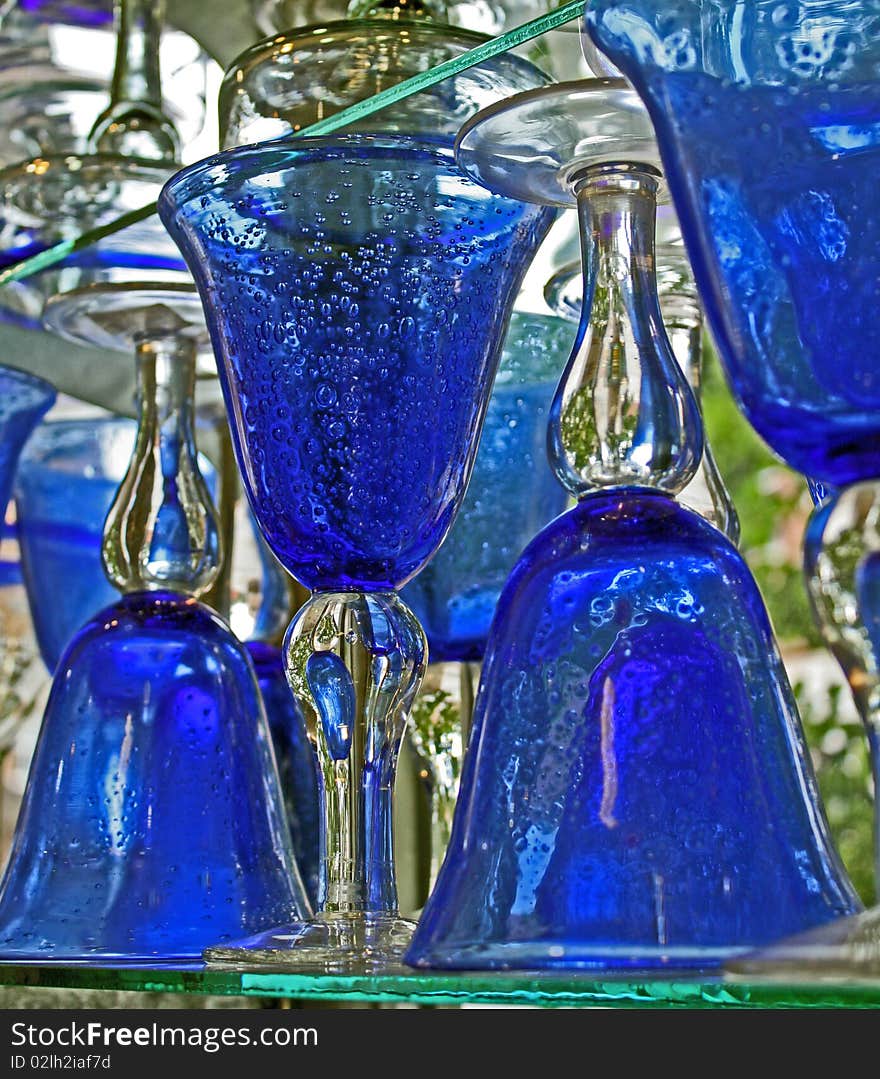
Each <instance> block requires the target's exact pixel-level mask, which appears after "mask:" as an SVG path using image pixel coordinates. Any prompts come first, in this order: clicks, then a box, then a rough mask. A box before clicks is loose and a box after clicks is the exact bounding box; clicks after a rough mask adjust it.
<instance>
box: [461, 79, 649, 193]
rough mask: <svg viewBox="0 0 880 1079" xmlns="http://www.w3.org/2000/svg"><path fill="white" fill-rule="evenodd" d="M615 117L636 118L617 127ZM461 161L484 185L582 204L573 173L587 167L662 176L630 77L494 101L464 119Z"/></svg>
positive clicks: (645, 114)
mask: <svg viewBox="0 0 880 1079" xmlns="http://www.w3.org/2000/svg"><path fill="white" fill-rule="evenodd" d="M615 118H617V119H623V120H625V121H631V123H624V124H622V126H621V127H620V128H619V129H617V130H615V128H614V126H613V122H612V121H613V120H614V119H615ZM553 121H556V122H555V123H554V122H553ZM455 159H456V161H457V162H458V164H459V166H460V167H461V169H462V171H463V172H465V173H466V174H467V175H468V176H470V177H471V179H473V180H475V181H476V182H477V183H480V184H482V185H483V186H484V187H488V188H489V189H490V190H492V191H495V192H497V193H498V194H500V195H505V196H507V197H508V198H515V199H520V200H522V201H524V202H532V203H536V204H537V205H542V206H557V207H569V206H574V205H576V202H577V199H576V197H575V194H574V189H573V186H572V184H571V177H572V175H573V174H574V173H575V172H577V171H579V170H581V169H583V168H586V167H590V166H594V165H600V164H606V163H609V164H610V163H617V162H619V163H626V164H645V165H648V166H650V167H651V168H653V169H655V170H656V171H657V172H658V173H660V174H662V166H661V162H660V150H659V147H658V146H657V141H656V139H655V137H654V130H653V126H652V124H651V120H650V117H649V116H648V112H647V109H646V108H645V106H644V104H643V103H642V100H641V98H640V97H639V95H638V94H637V93H636V91H635V90H634V89H633V88H632V86H631V85H630V84H629V83H628V82H627V81H626V79H611V78H599V79H578V80H574V81H571V82H558V83H552V84H551V85H549V86H540V87H538V88H536V89H534V90H525V91H523V92H522V93H518V94H514V95H513V96H511V97H508V98H505V99H504V100H503V101H498V102H495V104H493V105H489V106H488V107H487V108H485V109H481V110H480V111H479V112H478V113H476V114H475V115H474V116H472V117H471V118H470V119H469V120H467V121H466V122H465V123H464V124H463V125H462V127H461V130H460V131H459V133H458V135H457V137H456V139H455ZM664 186H665V185H664ZM664 197H665V192H664Z"/></svg>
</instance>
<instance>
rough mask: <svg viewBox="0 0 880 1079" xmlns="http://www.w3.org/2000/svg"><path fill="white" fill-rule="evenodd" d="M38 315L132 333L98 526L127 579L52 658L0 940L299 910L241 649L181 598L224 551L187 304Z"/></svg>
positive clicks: (24, 957)
mask: <svg viewBox="0 0 880 1079" xmlns="http://www.w3.org/2000/svg"><path fill="white" fill-rule="evenodd" d="M47 319H48V320H49V321H50V322H51V323H52V325H53V327H54V328H55V330H56V331H57V332H59V333H62V334H64V335H66V336H68V337H71V338H73V339H74V340H93V339H95V338H96V337H97V336H100V335H105V336H109V337H111V338H114V339H115V340H117V342H121V341H123V340H124V341H128V342H129V343H130V345H131V348H132V351H134V352H135V355H136V367H137V384H138V403H139V417H138V418H139V423H138V431H137V437H136V439H135V443H134V448H133V451H132V455H131V460H130V462H129V466H128V469H127V470H126V473H125V476H124V477H123V479H122V482H121V484H120V485H119V489H118V491H117V494H116V497H115V499H114V502H113V505H112V506H111V509H110V512H109V514H108V516H107V520H106V522H105V528H104V536H103V544H102V555H103V560H104V565H105V569H106V571H107V575H108V578H109V580H110V582H111V584H113V585H114V586H115V588H116V589H117V590H119V591H120V592H122V593H123V595H122V598H121V599H119V600H118V601H117V602H115V603H113V604H111V605H110V606H108V607H105V608H104V609H103V610H102V611H100V612H98V614H96V615H95V616H94V617H93V618H91V619H90V620H89V621H87V622H86V623H85V625H83V626H82V627H81V628H80V630H79V632H78V633H77V634H76V635H75V636H74V638H73V639H72V640H71V641H70V643H69V644H68V645H67V647H66V649H65V651H64V653H63V655H62V656H61V659H60V661H59V664H58V668H57V671H56V674H55V679H54V681H53V685H52V692H51V694H50V697H49V701H48V704H47V707H46V712H45V715H44V717H43V724H42V728H41V731H40V736H39V740H38V743H37V747H36V750H35V753H34V758H33V762H32V765H31V771H30V775H29V777H28V783H27V788H26V791H25V795H24V800H23V803H22V809H21V813H20V816H19V820H18V825H17V827H16V832H15V838H14V841H13V848H12V852H11V855H10V860H9V865H8V867H7V871H6V874H5V876H4V879H3V882H2V885H0V958H2V959H6V960H16V961H22V962H47V961H63V962H76V963H104V962H107V961H113V960H119V961H125V962H128V963H155V962H157V961H167V960H174V961H180V960H196V959H199V958H200V956H201V952H202V949H203V948H204V947H205V946H206V945H207V944H208V943H209V942H211V941H215V940H217V939H223V938H233V937H235V936H237V935H240V934H242V933H246V932H254V931H256V930H258V929H261V928H268V927H269V926H270V925H273V924H275V923H276V922H277V921H278V920H279V919H283V918H289V917H290V916H291V915H292V914H297V913H298V914H300V915H302V914H305V913H306V912H307V911H308V903H307V900H306V898H305V895H304V892H303V889H302V885H301V882H300V879H299V875H298V872H297V868H296V864H295V861H294V858H293V853H292V851H291V848H290V840H289V835H288V832H287V828H286V824H285V818H284V809H283V805H282V800H281V795H280V791H279V787H278V777H277V773H276V769H275V761H274V757H273V755H272V748H271V740H270V735H269V731H268V727H267V723H266V717H265V713H264V711H263V705H262V700H261V697H260V692H259V688H258V685H257V681H256V677H255V673H254V668H253V665H252V663H251V661H250V658H249V656H248V653H247V651H246V650H245V648H244V646H243V645H242V644H240V643H239V642H238V641H237V640H236V639H235V637H234V636H233V635H232V633H231V631H230V630H229V628H228V627H227V626H226V625H225V623H224V622H223V621H222V619H220V617H219V616H218V615H216V614H215V612H213V611H212V610H210V609H209V608H208V607H206V606H204V605H202V604H200V603H199V602H198V600H197V599H196V596H197V595H198V594H199V593H202V592H204V591H205V590H206V589H207V588H209V587H210V585H211V583H212V582H213V580H214V578H215V577H216V575H217V573H218V570H219V560H220V557H221V551H220V539H219V537H220V533H219V528H218V523H217V519H216V515H215V511H214V509H213V506H212V504H211V500H210V496H209V493H208V490H207V486H206V484H205V481H204V479H203V478H202V476H201V473H200V471H199V467H198V461H197V455H196V450H195V445H194V435H193V392H194V385H195V357H196V342H197V338H198V335H199V334H200V333H201V334H203V333H204V324H203V320H202V317H201V305H200V304H199V303H198V299H197V297H195V295H194V293H193V291H192V290H191V291H190V292H189V293H187V292H185V291H184V292H180V291H179V290H174V289H166V290H162V289H161V288H160V287H159V286H158V285H157V284H153V285H151V286H147V285H144V286H143V287H141V288H137V287H133V288H130V289H121V288H120V287H119V286H112V287H110V288H104V289H100V288H96V287H93V288H92V289H89V290H86V291H85V293H76V292H74V293H70V294H65V295H63V296H60V297H58V298H57V300H55V301H53V302H52V304H51V305H50V309H49V310H48V312H47Z"/></svg>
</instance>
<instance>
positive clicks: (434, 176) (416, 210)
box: [160, 135, 553, 969]
mask: <svg viewBox="0 0 880 1079" xmlns="http://www.w3.org/2000/svg"><path fill="white" fill-rule="evenodd" d="M160 214H161V216H162V219H163V221H164V222H165V224H166V226H167V228H168V229H169V231H170V232H171V234H172V236H173V237H174V238H175V240H176V241H177V243H178V244H179V245H180V247H181V250H182V251H183V252H184V255H185V257H186V259H187V261H188V263H189V265H190V267H191V269H192V271H193V275H194V276H195V278H196V282H197V285H198V288H199V291H200V293H201V295H202V299H203V302H204V305H205V310H206V313H207V317H208V322H209V326H210V329H211V336H212V339H213V342H214V348H215V352H216V355H217V358H218V363H219V367H220V371H221V380H222V383H223V389H224V395H225V398H226V403H227V407H228V410H229V415H230V420H231V424H232V429H233V436H234V440H235V446H236V452H237V455H238V459H239V464H240V466H241V470H242V474H243V477H244V485H245V489H246V491H247V494H248V498H249V499H250V502H251V505H252V507H253V510H254V513H255V515H256V517H257V520H258V522H259V524H260V528H261V529H262V531H263V534H264V536H265V538H266V541H267V542H268V544H269V546H270V547H271V549H272V550H273V552H274V553H275V555H276V556H277V557H278V559H279V561H280V562H281V563H282V565H284V566H285V568H286V569H288V570H289V571H290V572H291V573H292V574H293V575H294V576H295V577H296V579H297V580H299V581H300V582H302V583H303V584H305V585H306V586H307V587H309V588H310V589H311V590H312V591H313V592H314V595H313V596H312V597H311V598H310V599H309V601H308V602H307V603H306V605H305V606H304V607H303V608H302V610H301V611H300V612H299V614H298V615H297V617H296V618H295V620H294V622H293V624H292V626H291V628H290V630H289V631H288V634H287V638H286V642H285V653H286V667H287V677H288V680H289V681H290V684H291V686H292V687H293V690H294V693H295V694H296V696H297V698H298V701H299V704H300V707H301V708H302V710H303V713H304V715H305V718H306V723H307V725H308V728H309V734H310V737H311V738H312V739H313V741H314V742H315V744H316V746H317V752H318V761H319V771H320V798H321V812H322V829H321V859H322V867H321V880H320V894H319V901H318V914H317V917H316V919H315V920H313V921H312V922H309V923H302V922H300V923H296V924H294V925H292V926H288V927H284V926H282V927H281V928H279V929H278V931H276V932H274V933H270V934H266V935H264V936H263V937H260V938H257V939H255V940H252V941H250V942H245V945H244V947H243V948H241V949H235V948H232V949H219V950H218V949H212V950H211V951H210V952H209V953H208V955H209V958H211V959H212V960H214V961H221V962H222V961H229V962H235V963H239V964H240V963H263V964H272V965H282V966H283V965H286V964H293V965H299V964H306V965H315V966H318V967H320V968H324V969H328V968H330V969H349V968H350V967H352V966H355V967H357V966H360V967H363V966H364V965H367V966H368V967H373V968H376V967H380V966H382V965H385V964H388V963H393V962H395V961H397V960H398V958H399V955H400V951H401V949H402V947H403V945H404V944H405V942H406V940H407V938H408V935H409V932H410V931H411V926H410V925H409V923H407V922H405V921H403V920H402V919H400V918H399V916H398V913H397V897H396V887H395V882H394V873H393V862H392V846H391V815H390V811H391V790H392V786H393V778H394V772H395V767H396V761H397V755H398V752H399V748H400V742H401V738H402V735H403V730H404V725H405V722H406V715H407V713H408V711H409V707H410V704H411V702H412V698H413V696H414V695H415V692H416V689H417V688H418V683H419V680H420V678H421V675H422V671H423V669H424V663H425V640H424V634H423V632H422V630H421V627H420V626H419V624H418V622H417V620H416V619H415V617H414V616H413V614H412V613H411V612H410V611H409V609H408V608H407V607H406V606H405V605H404V604H403V603H402V602H401V600H400V599H399V598H398V596H397V595H396V591H395V590H396V589H397V588H399V587H400V586H402V585H403V584H405V583H406V581H407V580H408V579H409V578H410V577H412V576H413V575H414V574H415V573H417V572H418V570H419V569H420V568H421V567H422V565H424V563H425V562H426V561H427V560H428V558H430V556H431V555H432V553H433V552H434V550H435V549H436V548H437V546H438V545H439V544H440V542H441V540H442V539H443V537H444V536H445V534H446V532H447V531H448V529H449V528H450V526H451V524H452V521H453V518H454V516H455V513H456V511H457V510H458V507H459V505H460V504H461V501H462V498H463V497H464V491H465V487H466V484H467V479H468V476H469V474H470V471H471V467H472V464H473V460H474V455H475V452H476V444H477V439H478V435H479V428H480V423H481V421H482V417H483V414H484V412H485V408H486V404H487V401H488V397H489V391H490V388H491V384H492V379H493V377H494V374H495V368H496V365H497V362H498V358H499V355H500V351H501V345H502V342H503V337H504V329H505V324H506V320H507V317H508V314H509V309H510V306H511V305H512V301H513V298H514V297H515V295H516V291H517V288H518V285H519V282H520V281H521V279H522V276H523V274H524V272H525V268H526V265H527V262H528V259H529V258H530V256H531V254H532V253H533V252H534V250H535V248H536V246H537V244H538V242H539V241H540V239H541V238H542V237H543V235H544V233H545V232H546V230H547V228H548V227H549V225H550V222H551V220H552V217H553V214H552V213H551V212H550V211H548V210H536V209H534V208H532V207H528V206H525V205H523V204H521V203H517V202H514V201H512V200H508V199H503V198H499V197H497V196H493V195H491V194H489V193H488V192H487V191H485V190H483V189H482V188H480V187H479V186H478V185H476V184H475V183H473V182H472V181H471V180H469V179H467V177H465V176H464V175H463V174H462V173H461V172H460V171H459V170H458V168H457V167H456V165H455V162H454V159H453V156H452V148H451V146H450V145H449V143H448V142H447V141H445V140H443V139H437V140H432V139H427V138H414V137H408V136H393V135H392V136H385V135H383V136H364V135H353V136H343V137H338V138H332V139H308V138H305V139H298V140H295V141H294V140H291V141H289V142H283V141H279V142H274V143H271V144H266V145H263V146H259V147H253V148H247V149H241V150H237V151H232V152H228V153H225V154H221V155H219V156H218V157H217V158H214V159H211V160H209V161H207V162H203V163H202V164H201V165H198V166H195V167H193V168H191V169H188V170H186V171H184V172H183V173H181V174H179V175H178V176H177V177H176V178H175V179H174V180H173V181H171V183H169V184H168V185H167V186H166V187H165V189H164V191H163V193H162V197H161V199H160Z"/></svg>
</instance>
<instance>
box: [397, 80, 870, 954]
mask: <svg viewBox="0 0 880 1079" xmlns="http://www.w3.org/2000/svg"><path fill="white" fill-rule="evenodd" d="M649 136H650V132H649V129H648V128H647V125H646V122H645V118H644V114H643V113H642V112H641V111H640V110H639V108H638V103H637V100H634V94H633V92H632V91H631V90H629V89H628V88H626V87H625V85H623V84H622V82H621V81H620V80H595V81H590V82H583V83H580V84H577V83H572V84H568V85H560V86H557V87H552V88H549V89H547V90H542V91H534V92H532V93H529V94H521V95H518V96H516V97H514V98H512V99H510V101H509V102H506V103H504V104H503V105H499V106H496V107H495V108H491V109H487V110H485V111H484V112H483V113H481V114H478V115H477V116H476V117H475V118H474V119H473V120H472V121H471V122H470V123H469V124H468V125H466V126H465V128H464V129H463V130H462V132H461V134H460V136H459V139H458V143H457V150H458V156H459V160H460V161H461V162H462V163H463V164H464V165H466V167H467V169H468V171H469V172H471V173H472V174H474V175H477V176H479V177H480V179H481V180H482V182H484V183H486V184H488V185H491V186H492V187H493V188H495V189H500V190H502V191H504V192H505V193H508V194H509V193H513V192H514V191H516V190H520V191H521V192H522V193H523V196H524V197H528V198H531V199H533V200H536V201H537V200H540V201H542V202H551V203H554V204H566V203H570V202H575V203H576V204H577V207H578V213H579V219H580V223H581V230H582V249H583V251H582V263H583V270H584V279H585V280H584V289H583V295H584V296H585V297H586V298H587V300H586V302H585V303H584V307H583V311H582V316H581V323H580V326H579V329H578V334H577V339H576V342H575V347H574V351H573V353H572V356H571V359H570V360H569V363H568V365H567V367H566V370H565V372H564V375H563V378H562V381H561V383H560V386H559V389H558V391H557V393H556V396H555V399H554V403H553V407H552V409H551V412H550V422H549V428H548V450H549V455H550V460H551V464H552V465H553V467H554V471H555V472H556V475H557V477H558V479H559V480H560V482H561V483H562V484H563V485H564V486H565V488H566V489H567V490H568V491H569V492H571V494H573V495H574V496H575V497H576V498H577V499H578V504H577V505H576V506H575V508H574V509H571V510H569V511H568V512H567V513H564V514H563V515H562V516H561V517H558V518H557V519H556V520H555V521H553V522H551V524H550V525H548V526H547V528H545V529H544V530H543V531H542V532H541V533H540V534H539V535H538V536H537V537H536V538H535V540H534V541H533V542H532V543H531V544H530V545H529V547H528V548H527V549H526V550H525V552H524V553H523V555H522V557H521V558H520V560H519V562H518V563H517V566H516V568H515V569H514V571H513V573H512V575H511V577H510V579H509V581H508V583H507V585H506V586H505V589H504V591H503V593H502V595H501V599H500V600H499V604H498V608H497V611H496V614H495V618H494V620H493V623H492V629H491V631H490V638H489V645H488V647H487V651H486V659H485V662H484V666H483V675H482V679H481V683H480V690H479V693H478V697H477V702H476V706H475V712H474V717H475V718H474V728H473V732H472V735H471V747H470V751H469V753H468V756H467V758H466V760H465V769H464V774H463V776H462V783H461V792H460V795H459V802H458V806H457V808H456V815H455V821H454V825H453V831H452V837H451V840H450V845H449V848H448V850H447V855H446V860H445V862H444V864H443V867H442V869H441V871H440V875H439V878H438V881H437V885H436V887H435V889H434V892H433V894H432V895H431V897H430V898H429V900H428V903H427V904H426V906H425V910H424V913H423V916H422V919H421V921H420V923H419V926H418V929H417V931H416V934H415V936H414V938H413V942H412V945H411V947H410V949H409V951H408V953H407V957H406V958H407V962H409V963H412V964H414V965H417V966H425V967H449V968H465V969H467V968H507V967H518V968H525V969H552V968H559V967H561V968H590V967H592V968H599V969H620V968H662V969H670V968H673V967H676V968H688V969H698V968H707V967H715V966H718V965H719V964H720V963H721V962H722V961H723V960H724V959H725V958H726V957H728V956H730V955H733V954H737V953H738V952H741V951H744V950H746V949H748V948H749V947H752V946H754V945H756V944H759V943H763V942H766V941H769V940H772V939H775V938H776V937H778V936H780V935H781V934H784V933H786V932H791V931H792V929H793V927H797V928H799V929H801V928H807V927H810V926H815V925H818V924H821V923H822V922H826V921H828V920H830V919H832V918H834V917H836V916H838V915H840V914H842V913H849V912H851V911H853V910H855V909H857V906H858V901H857V899H856V897H855V893H854V892H853V890H852V886H851V885H850V883H849V881H848V880H847V878H846V874H845V873H844V871H843V869H842V866H841V865H840V862H839V859H838V858H837V855H836V853H835V852H834V850H833V847H832V846H831V844H830V840H829V837H828V832H827V825H826V824H825V821H824V818H823V816H822V811H821V807H820V803H819V800H818V794H817V791H816V788H815V782H814V780H813V777H812V772H811V770H810V765H809V761H808V757H807V754H806V751H805V747H804V742H803V738H802V735H801V731H800V725H799V721H798V717H797V712H796V709H795V705H794V699H793V695H792V692H791V689H790V687H789V685H788V682H787V679H786V676H785V671H784V668H783V666H782V663H781V660H780V658H779V654H778V651H777V648H776V645H775V642H774V640H773V636H772V632H771V630H770V625H769V621H768V619H767V615H766V612H765V610H764V606H763V603H762V601H761V598H760V594H759V592H758V590H757V587H756V585H755V583H754V581H753V580H752V578H751V575H750V573H749V571H748V569H747V567H746V565H745V563H744V562H743V560H742V558H741V556H740V555H739V554H738V553H737V551H736V549H735V548H734V547H733V545H732V544H731V543H730V541H729V540H728V539H727V538H726V537H725V536H724V535H723V534H722V533H721V532H719V531H718V530H717V529H715V528H714V527H713V526H712V525H710V524H709V523H708V522H707V521H705V520H704V519H703V518H702V517H700V516H698V515H697V514H696V513H694V512H693V511H691V510H689V509H687V508H685V507H684V506H681V505H679V504H678V503H677V502H676V501H675V500H674V497H673V496H675V495H678V494H680V493H681V491H682V490H683V489H684V488H685V487H686V485H687V483H688V482H689V480H690V479H691V477H692V476H693V474H694V472H695V470H696V468H697V464H698V462H699V460H700V456H701V449H702V446H701V427H700V415H699V410H698V408H697V405H696V401H695V400H694V397H693V394H692V392H691V390H690V388H689V386H688V383H687V382H686V380H685V379H684V376H683V374H682V372H681V370H680V369H679V367H678V365H677V363H676V361H675V358H674V355H673V352H672V346H671V344H670V342H669V340H668V338H667V335H666V333H665V331H664V328H663V322H662V317H661V312H660V304H659V299H658V295H657V282H656V276H655V271H654V243H653V237H654V221H655V205H656V199H657V195H658V191H659V190H660V184H661V180H662V177H661V175H660V173H659V171H658V169H657V167H656V164H655V162H654V161H653V160H652V153H653V151H652V148H651V147H652V145H653V144H650V145H649V144H648V141H647V140H648V139H649ZM530 148H531V149H532V152H531V153H529V150H530ZM536 148H538V149H539V150H540V152H537V153H536V152H535V149H536Z"/></svg>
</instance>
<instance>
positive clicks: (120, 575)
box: [102, 335, 222, 595]
mask: <svg viewBox="0 0 880 1079" xmlns="http://www.w3.org/2000/svg"><path fill="white" fill-rule="evenodd" d="M195 360H196V352H195V345H194V344H193V342H192V341H191V340H189V339H188V338H186V337H184V336H180V335H171V336H161V337H157V338H155V339H146V340H143V341H141V342H140V343H139V344H138V346H137V352H136V370H137V380H136V381H137V397H138V432H137V438H136V439H135V446H134V451H133V453H132V459H131V462H130V463H129V466H128V470H127V472H126V474H125V476H124V478H123V480H122V483H121V484H120V487H119V490H118V491H117V493H116V498H115V499H114V502H113V505H112V506H111V507H110V512H109V513H108V514H107V518H106V521H105V522H104V540H103V545H102V555H103V559H104V567H105V569H106V572H107V576H108V578H109V579H110V581H111V582H112V583H113V584H114V585H115V586H116V587H117V588H118V589H119V590H120V591H121V592H142V591H150V590H155V589H167V590H170V591H176V592H183V593H189V594H194V595H198V594H200V593H202V592H204V591H205V590H206V589H208V588H209V587H210V586H211V584H212V583H213V582H214V580H215V579H216V577H217V574H218V572H219V567H220V565H221V562H222V552H221V541H220V527H219V523H218V520H217V515H216V512H215V510H214V506H213V503H212V501H211V496H210V493H209V491H208V488H207V486H206V484H205V481H204V479H203V477H202V474H201V472H200V471H199V466H198V455H197V451H196V445H195V435H194V431H193V394H194V391H195Z"/></svg>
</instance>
